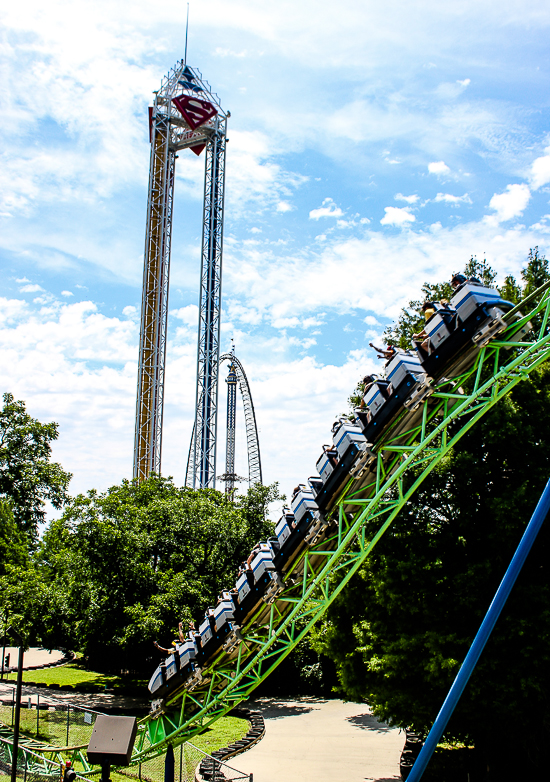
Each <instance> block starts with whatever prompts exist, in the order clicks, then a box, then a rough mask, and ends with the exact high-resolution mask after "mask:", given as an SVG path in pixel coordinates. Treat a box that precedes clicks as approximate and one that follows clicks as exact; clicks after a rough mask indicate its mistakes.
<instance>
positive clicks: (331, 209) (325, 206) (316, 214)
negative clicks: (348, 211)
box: [309, 198, 344, 220]
mask: <svg viewBox="0 0 550 782" xmlns="http://www.w3.org/2000/svg"><path fill="white" fill-rule="evenodd" d="M343 215H344V213H343V212H342V210H341V209H340V207H339V206H336V204H335V203H334V201H333V200H332V198H325V200H324V201H323V203H322V205H321V206H320V207H318V208H317V209H312V210H311V212H310V213H309V218H310V220H319V218H320V217H343Z"/></svg>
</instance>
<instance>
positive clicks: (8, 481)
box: [0, 393, 71, 542]
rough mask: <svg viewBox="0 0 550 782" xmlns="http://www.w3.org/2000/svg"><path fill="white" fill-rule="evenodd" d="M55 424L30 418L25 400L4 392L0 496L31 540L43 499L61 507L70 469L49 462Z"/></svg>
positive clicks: (40, 517)
mask: <svg viewBox="0 0 550 782" xmlns="http://www.w3.org/2000/svg"><path fill="white" fill-rule="evenodd" d="M57 436H58V434H57V424H55V423H50V424H42V423H40V421H37V420H36V418H32V417H31V416H30V415H29V414H28V413H27V411H26V409H25V403H24V402H21V401H15V400H14V398H13V395H12V394H8V393H6V394H4V406H3V408H2V409H1V410H0V498H4V499H6V500H8V502H9V504H10V507H11V509H12V513H13V517H14V519H15V522H16V523H17V526H18V528H19V529H20V530H22V531H23V532H25V533H26V534H27V535H28V536H29V540H30V541H31V542H34V541H35V540H36V537H37V534H38V526H39V524H41V523H42V522H43V521H44V519H45V511H44V500H49V501H50V502H51V503H52V505H53V507H54V508H61V507H62V506H63V504H64V503H65V502H66V501H67V499H68V494H67V488H68V485H69V481H70V480H71V475H70V473H67V472H65V471H64V470H63V468H62V467H61V465H60V464H57V463H55V462H51V461H50V458H51V442H52V441H53V440H57Z"/></svg>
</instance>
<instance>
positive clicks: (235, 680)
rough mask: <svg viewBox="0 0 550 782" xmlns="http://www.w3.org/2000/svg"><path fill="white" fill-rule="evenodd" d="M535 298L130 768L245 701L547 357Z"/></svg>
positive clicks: (358, 492)
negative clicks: (447, 463)
mask: <svg viewBox="0 0 550 782" xmlns="http://www.w3.org/2000/svg"><path fill="white" fill-rule="evenodd" d="M536 294H537V295H536V296H535V295H533V296H530V297H529V298H528V299H526V300H525V301H524V302H523V303H522V305H521V306H522V310H523V308H524V307H525V306H526V305H531V306H532V309H531V311H530V312H529V313H528V314H527V315H525V316H524V317H522V319H521V320H519V321H514V322H513V323H511V325H510V326H509V327H508V328H507V330H506V332H505V333H504V334H503V335H502V338H501V339H499V340H494V341H493V342H491V343H490V344H489V345H488V346H486V347H483V348H481V349H479V350H478V352H477V354H476V356H475V360H474V361H473V363H471V365H470V366H467V368H466V369H465V370H464V371H463V372H462V374H460V375H459V376H455V377H453V381H452V382H451V381H449V380H442V381H440V382H439V383H437V384H435V387H434V393H433V394H432V395H431V396H430V397H428V398H427V399H426V400H425V401H424V402H423V404H422V405H421V406H420V408H419V409H418V410H417V411H416V412H413V413H411V412H404V413H403V414H402V415H401V416H400V418H398V419H397V420H396V421H395V422H394V423H393V424H392V425H391V426H390V427H389V429H388V430H387V431H386V432H385V433H384V436H383V438H382V440H381V441H380V442H379V443H377V444H376V446H375V447H374V448H373V457H372V463H371V464H370V466H369V467H368V468H367V469H366V470H365V471H364V473H363V477H361V478H358V479H355V478H350V479H349V481H348V482H347V484H346V485H345V486H344V487H343V489H342V490H341V491H340V493H339V494H338V496H337V497H336V499H335V501H334V503H333V504H332V508H331V511H330V514H329V515H330V516H332V519H333V520H332V524H331V526H330V528H329V529H328V531H327V532H326V533H325V535H324V537H323V538H322V539H319V540H318V541H317V543H315V544H314V545H312V546H311V547H310V548H308V549H307V550H306V551H305V552H303V553H302V554H301V555H300V557H299V558H298V559H297V560H296V561H295V562H294V563H293V564H292V566H291V568H290V570H289V572H288V573H287V574H286V575H285V581H284V587H283V591H282V592H281V593H280V594H279V595H278V596H277V598H276V600H275V601H274V602H273V603H271V604H262V606H261V607H260V608H259V609H258V610H257V611H256V613H255V614H254V615H253V616H251V617H249V619H248V621H247V624H246V626H245V627H243V628H242V630H241V636H242V640H241V642H240V643H239V645H238V647H237V649H236V650H235V651H234V652H232V653H231V654H230V653H224V652H222V651H220V653H219V654H218V655H217V657H216V658H214V660H213V661H212V662H211V663H210V664H209V665H208V666H206V667H205V668H204V670H203V672H202V673H203V679H202V681H201V682H200V683H199V684H198V685H197V686H196V687H195V688H194V689H193V690H192V691H189V690H185V689H180V690H179V691H176V692H175V693H174V694H172V695H171V696H169V697H168V699H167V701H166V702H164V703H163V704H162V707H161V708H159V709H157V711H156V712H155V713H152V714H150V715H149V716H148V717H146V718H145V719H143V720H142V721H141V723H140V725H139V730H138V736H137V739H136V744H135V748H134V754H133V756H132V764H136V763H143V762H145V761H146V760H148V759H149V758H152V757H154V756H156V755H160V754H161V753H162V752H163V751H164V750H165V748H166V746H167V745H168V744H173V745H176V744H179V743H181V742H183V741H186V740H189V739H190V738H192V737H193V736H194V735H196V734H198V733H201V732H202V731H204V730H205V729H206V728H207V727H208V726H209V725H211V724H212V723H213V722H215V721H216V720H217V719H219V718H220V717H222V716H223V715H224V714H226V713H227V712H228V711H230V710H231V709H232V708H234V707H235V706H236V705H237V704H238V703H240V702H241V701H243V700H245V699H246V698H248V697H249V696H250V694H251V693H252V692H253V691H254V690H255V688H256V687H257V686H258V685H259V684H260V683H261V682H262V681H264V680H265V679H266V678H267V677H268V676H269V674H270V673H271V672H272V671H273V670H274V669H275V668H276V667H277V665H279V664H280V663H281V662H282V660H284V659H285V658H286V657H287V656H288V655H289V654H290V652H291V651H292V650H293V649H294V648H295V647H296V645H297V644H298V643H299V642H300V641H301V640H302V638H304V636H305V635H307V633H308V632H309V631H310V630H311V628H312V627H313V625H314V624H315V622H317V621H318V620H319V619H320V618H321V617H322V616H323V614H324V613H325V611H326V610H327V608H328V607H329V605H330V604H331V603H332V602H333V600H334V599H335V598H336V597H337V596H338V595H339V594H340V592H342V590H343V589H344V588H345V587H346V584H347V583H348V582H349V580H350V579H351V578H352V577H353V575H354V574H355V573H356V572H357V570H358V569H359V568H360V567H361V565H362V564H363V562H364V561H365V559H366V558H367V557H368V556H369V554H370V552H371V551H372V550H373V549H374V547H375V546H376V545H377V544H378V542H379V541H380V540H381V538H382V537H383V535H384V533H385V532H386V531H387V530H388V528H389V527H390V526H391V524H392V522H393V521H394V519H395V518H396V516H397V514H398V513H399V512H400V511H401V509H402V508H403V506H404V505H405V503H406V502H407V501H408V500H409V499H410V498H411V497H412V495H413V494H414V493H415V491H416V490H417V489H418V487H419V486H420V485H421V484H422V482H423V481H424V480H425V479H426V478H427V476H428V475H429V474H430V473H431V472H432V470H433V469H434V468H435V467H436V466H437V465H438V464H439V463H440V462H441V460H442V459H443V458H444V457H445V455H446V454H447V453H448V452H449V451H450V450H451V449H452V448H453V447H454V446H455V445H456V443H458V442H459V441H460V439H461V438H462V437H463V436H464V434H466V432H468V431H469V430H470V429H471V428H472V427H473V426H475V425H476V423H477V422H478V421H479V420H480V419H481V418H482V417H483V416H484V415H485V414H486V413H487V412H488V411H489V410H491V409H492V408H493V407H494V406H495V405H496V404H497V403H498V402H499V401H500V400H501V399H503V398H504V397H505V396H506V395H507V394H508V393H510V391H511V390H512V389H513V388H514V387H515V386H516V385H517V384H518V383H520V382H521V381H522V380H524V379H527V378H528V377H529V374H530V373H531V372H532V371H533V370H534V369H536V368H537V367H538V366H539V365H540V364H542V363H543V362H544V361H546V360H548V359H549V358H550V333H549V328H548V320H549V317H550V283H548V284H547V285H545V286H542V288H540V289H539V291H537V292H536ZM537 299H538V302H537V303H535V301H536V300H537ZM514 312H515V311H514V310H513V311H511V312H510V313H508V316H507V317H508V318H510V317H511V316H512V315H513V314H514ZM535 316H536V317H537V322H540V326H539V327H538V329H537V333H536V334H534V335H533V338H532V341H514V334H515V333H517V332H518V331H519V330H520V328H521V327H522V326H523V325H524V324H525V323H527V322H528V321H533V320H534V318H535ZM509 322H510V321H509ZM476 350H477V349H476ZM463 386H464V387H465V388H463ZM74 760H75V761H76V762H77V764H78V767H79V768H82V769H83V771H81V772H80V773H84V774H87V775H94V774H96V773H99V770H98V769H94V768H91V767H89V766H88V765H87V762H86V760H85V758H84V756H83V753H82V751H81V750H79V749H76V748H75V753H74Z"/></svg>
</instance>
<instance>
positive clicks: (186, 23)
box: [183, 3, 189, 65]
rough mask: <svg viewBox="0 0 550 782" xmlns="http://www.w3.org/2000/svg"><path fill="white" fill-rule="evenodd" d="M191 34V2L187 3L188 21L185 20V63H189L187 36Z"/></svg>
mask: <svg viewBox="0 0 550 782" xmlns="http://www.w3.org/2000/svg"><path fill="white" fill-rule="evenodd" d="M188 34H189V3H187V21H186V22H185V54H184V56H183V63H184V65H187V37H188Z"/></svg>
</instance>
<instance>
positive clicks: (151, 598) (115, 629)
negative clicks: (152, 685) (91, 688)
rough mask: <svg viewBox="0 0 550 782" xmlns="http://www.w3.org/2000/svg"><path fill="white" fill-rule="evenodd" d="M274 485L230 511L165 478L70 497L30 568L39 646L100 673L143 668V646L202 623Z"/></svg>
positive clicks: (221, 498) (218, 498)
mask: <svg viewBox="0 0 550 782" xmlns="http://www.w3.org/2000/svg"><path fill="white" fill-rule="evenodd" d="M277 499H279V494H278V491H277V487H276V486H271V487H265V486H253V487H251V489H250V490H249V491H248V493H247V494H246V495H244V496H243V497H240V498H237V501H236V502H235V503H234V502H232V501H231V500H230V499H228V498H227V497H226V495H225V494H222V493H221V492H218V491H215V490H213V489H200V490H198V491H195V490H192V489H188V488H185V487H183V488H178V487H176V486H175V485H174V483H173V482H172V480H171V479H166V478H161V477H159V476H155V475H153V476H151V477H150V478H148V479H147V480H146V481H142V482H137V481H123V482H122V484H121V485H119V486H113V487H111V488H110V489H109V490H108V491H106V492H104V493H103V494H99V493H97V492H95V491H91V492H89V493H88V495H87V496H83V495H79V496H78V497H76V498H75V499H74V501H73V502H72V503H71V504H70V505H69V507H68V508H67V509H66V510H65V512H64V514H63V516H62V518H60V519H58V520H56V521H53V522H52V523H51V525H50V526H49V528H48V529H47V531H46V532H45V534H44V538H43V541H42V545H41V547H40V550H39V552H38V556H37V562H38V568H39V571H40V573H41V577H42V579H43V582H44V584H45V593H44V594H45V595H47V601H48V602H47V606H45V607H44V612H43V616H44V619H43V622H42V626H41V628H40V632H41V634H42V638H43V640H45V639H48V643H50V644H52V643H57V644H61V645H63V646H69V647H70V648H73V649H79V650H81V651H82V652H84V653H85V655H86V656H87V657H88V658H89V659H90V661H91V662H92V663H93V664H94V665H95V666H98V667H100V668H103V669H108V668H110V669H120V668H132V669H136V668H145V669H146V670H148V669H150V667H151V655H152V653H153V646H152V642H153V641H154V640H155V639H159V640H161V641H164V645H166V644H169V643H170V641H171V639H172V638H173V637H174V633H176V632H177V625H178V622H179V621H183V622H188V621H189V620H191V619H192V618H193V619H194V620H195V622H197V621H202V615H203V613H204V611H205V609H206V607H207V605H208V604H210V605H213V604H215V602H216V601H217V597H218V595H219V593H220V591H221V590H222V589H223V588H227V587H230V586H232V585H233V584H234V583H235V578H236V572H237V569H238V565H239V564H240V562H241V561H242V560H243V559H245V558H246V556H247V555H248V553H249V551H250V549H251V548H252V547H253V545H254V544H255V543H256V542H257V540H258V539H259V538H264V539H265V538H266V537H268V536H269V535H271V534H273V524H272V523H271V522H270V521H268V520H267V519H266V508H267V505H268V504H269V502H271V501H274V500H277Z"/></svg>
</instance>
